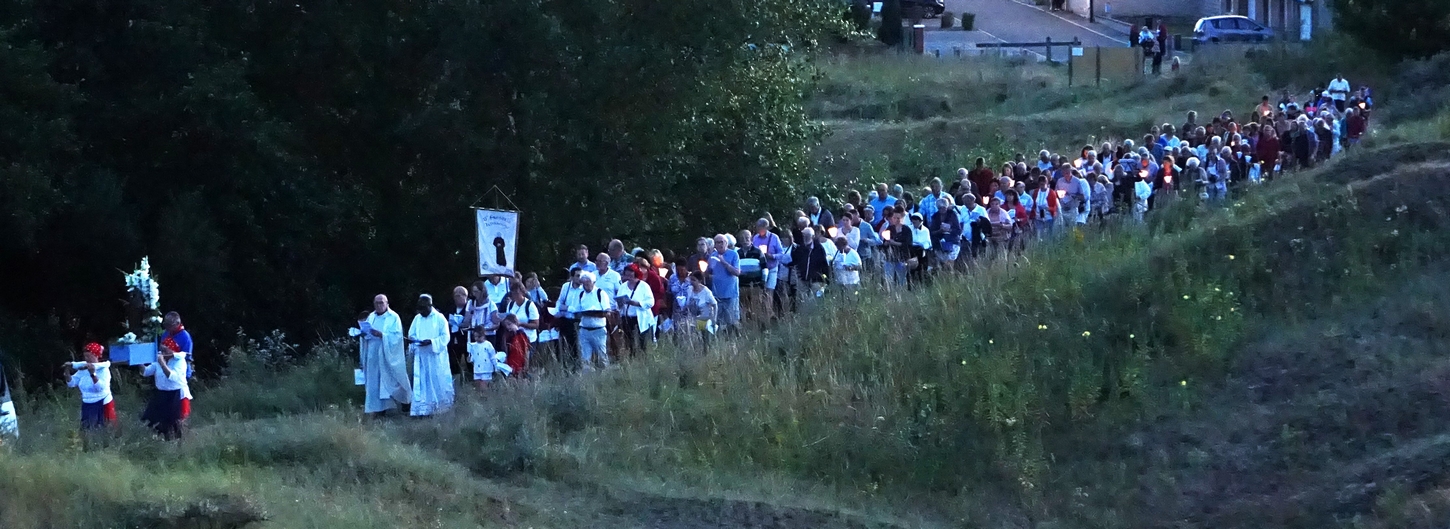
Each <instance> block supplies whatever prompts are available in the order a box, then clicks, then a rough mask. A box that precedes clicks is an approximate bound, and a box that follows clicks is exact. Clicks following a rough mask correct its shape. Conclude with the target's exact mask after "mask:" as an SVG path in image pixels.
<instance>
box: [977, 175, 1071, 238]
mask: <svg viewBox="0 0 1450 529" xmlns="http://www.w3.org/2000/svg"><path fill="white" fill-rule="evenodd" d="M1065 173H1066V175H1065V176H1063V177H1062V178H1061V179H1060V180H1058V181H1057V200H1058V211H1059V212H1060V214H1061V217H1062V219H1063V220H1065V221H1067V222H1070V223H1072V224H1076V225H1079V226H1080V225H1083V224H1087V213H1088V205H1089V204H1091V201H1092V188H1091V187H1089V186H1091V185H1092V184H1090V183H1088V182H1087V181H1086V180H1083V178H1082V175H1081V173H1080V172H1079V171H1077V170H1075V169H1068V170H1067V171H1065ZM994 224H995V223H994Z"/></svg>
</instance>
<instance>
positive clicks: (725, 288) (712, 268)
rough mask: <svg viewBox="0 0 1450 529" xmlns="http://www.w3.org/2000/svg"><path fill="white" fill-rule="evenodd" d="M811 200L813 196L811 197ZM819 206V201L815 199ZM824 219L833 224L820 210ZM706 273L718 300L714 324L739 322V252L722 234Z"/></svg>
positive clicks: (725, 325)
mask: <svg viewBox="0 0 1450 529" xmlns="http://www.w3.org/2000/svg"><path fill="white" fill-rule="evenodd" d="M811 198H812V200H814V199H815V197H811ZM817 205H818V208H819V201H817ZM821 215H822V216H823V218H825V219H826V220H830V221H831V224H830V225H831V226H834V225H835V224H836V223H835V220H834V219H831V218H830V215H831V213H830V212H829V211H823V210H822V211H821ZM707 263H708V264H707V268H706V273H707V274H709V276H710V291H711V292H714V293H715V299H716V301H717V302H718V306H717V307H716V311H717V313H716V315H715V325H716V326H719V327H723V328H726V329H730V328H734V327H736V326H738V325H739V324H740V254H739V253H737V252H736V251H735V249H733V248H731V247H730V242H729V239H727V238H725V236H724V235H716V236H715V251H713V252H711V253H710V258H709V260H708V261H707Z"/></svg>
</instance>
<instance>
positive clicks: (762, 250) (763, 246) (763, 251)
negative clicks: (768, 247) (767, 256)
mask: <svg viewBox="0 0 1450 529" xmlns="http://www.w3.org/2000/svg"><path fill="white" fill-rule="evenodd" d="M756 248H759V249H760V253H765V245H764V244H762V245H760V246H756Z"/></svg>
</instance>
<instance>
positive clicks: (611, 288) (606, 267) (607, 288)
mask: <svg viewBox="0 0 1450 529" xmlns="http://www.w3.org/2000/svg"><path fill="white" fill-rule="evenodd" d="M594 265H595V266H596V267H597V268H598V269H599V276H598V277H597V278H596V279H595V280H594V285H595V286H597V287H599V289H600V290H603V291H604V295H606V296H609V297H611V298H612V297H614V296H615V291H617V290H619V284H620V283H622V282H624V278H623V277H622V276H620V275H619V272H615V271H614V269H613V268H611V261H610V258H609V254H607V253H602V254H599V256H597V257H595V258H594Z"/></svg>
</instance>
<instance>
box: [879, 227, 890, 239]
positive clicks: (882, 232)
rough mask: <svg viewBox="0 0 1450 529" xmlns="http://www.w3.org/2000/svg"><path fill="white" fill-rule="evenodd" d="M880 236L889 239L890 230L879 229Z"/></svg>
mask: <svg viewBox="0 0 1450 529" xmlns="http://www.w3.org/2000/svg"><path fill="white" fill-rule="evenodd" d="M881 238H882V239H886V240H888V241H889V240H891V230H881Z"/></svg>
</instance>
